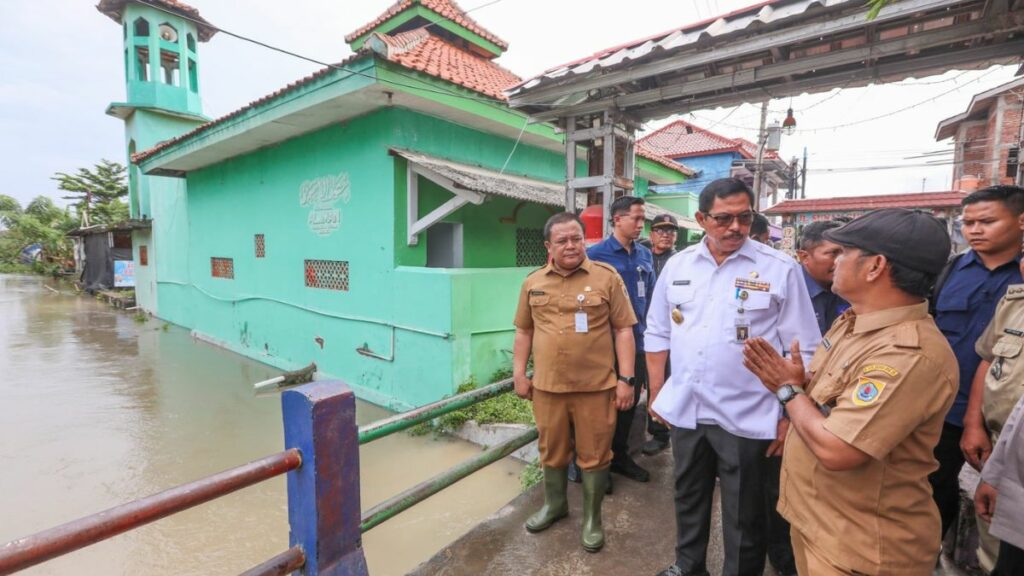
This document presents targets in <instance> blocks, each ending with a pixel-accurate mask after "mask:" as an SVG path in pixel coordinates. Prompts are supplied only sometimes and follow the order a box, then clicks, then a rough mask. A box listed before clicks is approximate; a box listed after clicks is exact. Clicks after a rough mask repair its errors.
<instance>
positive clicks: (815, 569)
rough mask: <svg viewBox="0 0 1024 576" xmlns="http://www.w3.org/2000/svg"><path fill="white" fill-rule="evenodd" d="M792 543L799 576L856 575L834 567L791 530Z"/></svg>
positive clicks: (797, 531) (797, 533)
mask: <svg viewBox="0 0 1024 576" xmlns="http://www.w3.org/2000/svg"><path fill="white" fill-rule="evenodd" d="M789 534H790V538H791V539H792V541H793V559H794V560H795V561H796V573H797V574H799V575H800V576H851V575H854V574H858V573H857V572H852V571H849V570H846V569H844V568H840V567H839V566H836V565H835V564H834V563H833V562H832V561H831V560H829V559H828V558H825V557H824V556H823V555H822V554H821V552H819V551H818V550H816V549H815V548H813V547H811V546H810V545H809V544H808V542H807V540H806V539H805V538H804V536H803V534H801V533H800V531H799V530H797V529H796V528H793V529H791V530H790V531H789Z"/></svg>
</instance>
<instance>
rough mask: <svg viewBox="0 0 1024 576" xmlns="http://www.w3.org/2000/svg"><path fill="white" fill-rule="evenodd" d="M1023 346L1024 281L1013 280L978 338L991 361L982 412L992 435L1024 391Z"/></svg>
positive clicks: (981, 353) (981, 351) (999, 429)
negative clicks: (1015, 281)
mask: <svg viewBox="0 0 1024 576" xmlns="http://www.w3.org/2000/svg"><path fill="white" fill-rule="evenodd" d="M1022 346H1024V284H1013V285H1011V286H1010V287H1008V288H1007V289H1006V295H1005V296H1003V299H1002V300H1000V301H999V304H998V305H997V306H996V312H995V315H994V316H993V317H992V322H991V323H989V325H988V328H986V329H985V332H984V333H983V334H982V335H981V338H979V339H978V342H977V344H976V345H975V347H974V350H975V351H976V352H977V353H978V356H981V357H982V358H984V359H985V360H988V361H989V362H991V363H992V366H991V367H990V368H989V370H988V373H987V374H985V390H984V395H983V401H982V407H981V412H982V414H983V415H984V417H985V426H987V427H988V429H989V431H990V432H991V433H992V435H993V437H995V438H998V437H999V433H1000V432H1002V430H1003V425H1005V424H1006V419H1007V418H1009V417H1010V412H1011V411H1012V410H1013V407H1014V405H1015V404H1017V400H1019V399H1020V397H1021V396H1022V395H1024V364H1022V363H1021V355H1020V352H1021V347H1022Z"/></svg>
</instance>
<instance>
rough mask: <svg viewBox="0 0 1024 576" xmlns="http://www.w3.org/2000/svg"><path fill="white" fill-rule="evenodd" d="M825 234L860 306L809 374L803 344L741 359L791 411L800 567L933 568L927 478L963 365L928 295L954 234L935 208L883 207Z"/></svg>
mask: <svg viewBox="0 0 1024 576" xmlns="http://www.w3.org/2000/svg"><path fill="white" fill-rule="evenodd" d="M825 238H826V239H827V240H829V241H831V242H834V243H836V244H839V245H840V246H842V247H843V252H842V254H841V255H840V256H839V258H838V259H837V261H836V271H835V280H834V284H833V290H834V291H835V292H836V293H837V294H839V295H840V296H842V297H843V298H844V299H846V300H847V301H848V302H849V303H850V305H851V309H850V310H848V311H846V312H844V313H843V315H842V316H840V317H839V318H838V319H837V320H836V322H835V324H834V325H833V326H832V328H831V330H829V331H828V333H827V334H826V335H825V338H824V339H823V340H822V343H821V346H820V347H819V348H818V350H817V352H816V354H815V355H814V358H813V359H812V360H811V364H810V366H809V370H808V371H807V372H806V373H805V372H804V367H803V363H802V360H801V359H800V354H799V343H796V342H794V343H793V345H792V350H791V352H792V355H791V357H790V358H789V359H784V358H782V357H781V356H780V355H779V353H778V352H777V351H776V350H775V349H774V348H773V347H772V346H771V345H770V344H768V342H766V341H764V340H761V339H754V340H752V341H749V342H748V344H747V346H746V350H745V359H744V365H745V366H747V368H748V369H750V370H751V371H752V372H754V374H756V375H757V376H758V377H759V378H760V379H761V381H762V382H763V383H764V384H765V386H766V387H767V388H769V389H770V390H773V391H775V392H776V395H777V397H778V398H779V401H780V402H781V403H782V404H783V406H785V409H786V412H787V414H788V417H789V418H790V420H791V425H790V430H789V434H788V435H787V437H786V443H785V451H784V454H783V460H782V479H781V490H780V492H781V493H780V498H779V512H781V513H782V515H783V516H784V517H785V518H786V519H787V520H789V522H790V523H791V525H792V528H793V530H792V539H793V550H794V555H795V557H796V562H797V570H798V572H799V573H800V574H801V575H804V576H807V575H810V576H827V575H831V574H893V575H908V576H910V575H921V576H925V575H930V574H931V573H932V570H933V569H934V567H935V559H936V557H937V556H938V553H939V546H940V542H939V540H940V537H939V532H940V520H939V513H938V509H937V508H936V506H935V503H934V501H933V500H932V497H931V488H930V486H929V484H928V479H927V478H928V474H929V473H930V472H932V471H933V470H935V468H936V467H937V462H936V460H935V457H934V455H933V449H934V447H935V444H936V443H937V442H938V439H939V435H940V433H941V430H942V422H943V418H944V417H945V414H946V412H947V411H948V410H949V407H950V405H951V404H952V402H953V398H954V395H955V394H956V389H957V382H956V380H955V378H956V375H957V364H956V358H955V357H954V355H953V352H952V350H951V349H950V346H949V343H948V342H947V341H946V339H945V337H943V335H942V333H941V332H940V331H939V330H938V328H937V327H936V326H935V323H934V321H933V320H932V319H931V317H930V316H929V315H928V305H927V303H926V302H925V297H926V296H927V295H928V293H929V291H930V289H931V286H932V284H933V283H934V281H935V278H936V276H937V275H938V273H939V272H940V271H941V270H942V267H943V265H944V264H945V263H946V259H947V256H948V254H949V247H950V242H949V237H948V236H947V234H946V231H945V228H944V226H943V225H942V224H941V223H940V222H939V221H938V220H937V219H936V218H934V217H932V216H931V215H928V214H925V213H923V212H916V211H912V210H903V209H885V210H876V211H873V212H870V213H868V214H866V215H864V216H862V217H860V218H859V219H857V220H854V221H852V222H850V223H849V224H846V225H845V226H842V227H840V228H837V229H834V230H829V231H827V232H826V233H825ZM805 382H806V383H807V391H806V392H804V391H803V390H802V389H801V387H800V384H803V383H805Z"/></svg>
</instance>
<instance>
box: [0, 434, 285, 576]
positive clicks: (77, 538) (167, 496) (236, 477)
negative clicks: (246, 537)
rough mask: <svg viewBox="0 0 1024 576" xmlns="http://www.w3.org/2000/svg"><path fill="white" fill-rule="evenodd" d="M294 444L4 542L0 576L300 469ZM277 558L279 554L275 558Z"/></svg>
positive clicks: (0, 552) (0, 555) (0, 560)
mask: <svg viewBox="0 0 1024 576" xmlns="http://www.w3.org/2000/svg"><path fill="white" fill-rule="evenodd" d="M301 464H302V454H301V453H300V452H299V450H298V449H295V448H292V449H289V450H285V451H284V452H279V453H277V454H274V455H272V456H267V457H266V458H261V459H259V460H255V461H253V462H250V463H248V464H244V465H242V466H238V467H236V468H231V469H229V470H225V471H223V472H220V473H217V474H214V475H212V476H207V477H206V478H202V479H199V480H196V481H194V482H189V483H188V484H182V485H181V486H176V487H174V488H171V489H169V490H165V491H163V492H160V493H158V494H154V495H152V496H147V497H145V498H141V499H139V500H136V501H134V502H129V503H127V504H122V505H120V506H115V507H113V508H110V509H109V510H105V511H103V512H98V513H96V514H92V515H90V516H86V517H84V518H79V519H78V520H74V521H72V522H68V523H67V524H62V525H60V526H57V527H55V528H50V529H48V530H43V531H42V532H37V533H35V534H32V535H31V536H26V537H24V538H19V539H18V540H14V541H11V542H8V543H7V544H4V545H3V546H0V576H2V575H4V574H10V573H12V572H16V571H18V570H24V569H25V568H28V567H30V566H35V565H36V564H39V563H40V562H45V561H47V560H50V559H51V558H55V557H57V556H60V555H62V554H67V553H69V552H73V551H75V550H78V549H79V548H83V547H85V546H89V545H90V544H95V543H97V542H100V541H102V540H106V539H107V538H111V537H113V536H117V535H118V534H121V533H123V532H127V531H128V530H131V529H133V528H137V527H139V526H142V525H144V524H148V523H150V522H153V521H155V520H159V519H161V518H164V517H166V516H170V515H171V514H174V513H176V512H181V511H182V510H187V509H189V508H192V507H193V506H197V505H199V504H202V503H204V502H209V501H210V500H213V499H215V498H218V497H220V496H224V495H225V494H230V493H232V492H235V491H236V490H240V489H242V488H245V487H247V486H252V485H253V484H257V483H259V482H262V481H264V480H268V479H270V478H273V477H275V476H280V475H281V474H285V473H287V472H289V471H291V470H294V469H296V468H298V467H299V466H300V465H301ZM275 558H277V557H275Z"/></svg>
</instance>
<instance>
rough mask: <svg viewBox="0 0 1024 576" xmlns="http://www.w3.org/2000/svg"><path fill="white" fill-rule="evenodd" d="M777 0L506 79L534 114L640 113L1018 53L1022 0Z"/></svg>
mask: <svg viewBox="0 0 1024 576" xmlns="http://www.w3.org/2000/svg"><path fill="white" fill-rule="evenodd" d="M868 10H869V6H867V3H866V2H864V0H767V1H764V2H760V3H759V4H756V5H754V6H750V7H748V8H744V9H741V10H737V11H735V12H732V13H729V14H724V15H722V16H719V17H716V18H713V19H709V20H706V21H704V22H697V23H694V24H690V25H686V26H683V27H680V28H675V29H673V30H669V31H667V32H663V33H661V34H656V35H654V36H651V37H648V38H643V39H640V40H637V41H635V42H631V43H626V44H623V45H620V46H614V47H611V48H608V49H607V50H603V51H601V52H598V53H596V54H594V55H592V56H589V57H586V58H583V59H580V60H577V61H575V62H571V63H569V64H565V65H562V66H559V67H556V68H553V69H551V70H549V71H547V72H545V73H544V74H542V75H540V76H537V77H535V78H531V79H529V80H526V81H525V82H523V83H522V84H520V85H518V86H515V87H513V88H511V89H509V90H507V91H506V94H507V95H508V97H509V103H510V104H511V105H512V107H514V108H517V109H520V110H523V111H525V112H527V113H529V114H530V116H531V118H533V119H534V120H535V121H548V120H555V119H558V118H568V117H571V116H582V115H586V114H592V113H595V112H599V111H604V110H615V111H617V112H618V113H620V114H623V115H625V116H627V117H630V118H633V119H634V120H637V121H645V120H649V119H656V118H662V117H665V116H669V115H672V114H685V113H686V112H689V111H691V110H700V109H706V108H714V107H720V106H736V105H738V104H741V103H744V102H759V101H761V100H764V99H765V98H782V97H786V96H797V95H800V94H804V93H814V92H822V91H827V90H831V89H833V88H835V87H844V88H845V87H851V86H864V85H867V84H871V83H882V82H893V81H898V80H903V79H905V78H910V77H918V78H920V77H923V76H929V75H932V74H938V73H941V72H944V71H947V70H951V69H978V68H986V67H988V66H991V65H993V64H1008V63H1018V62H1020V61H1021V55H1022V54H1024V1H1022V0H892V1H891V2H890V3H889V4H887V5H886V6H885V7H884V8H883V9H882V10H881V12H880V13H879V14H878V16H877V17H876V18H875V19H874V20H868V19H867V13H868Z"/></svg>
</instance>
